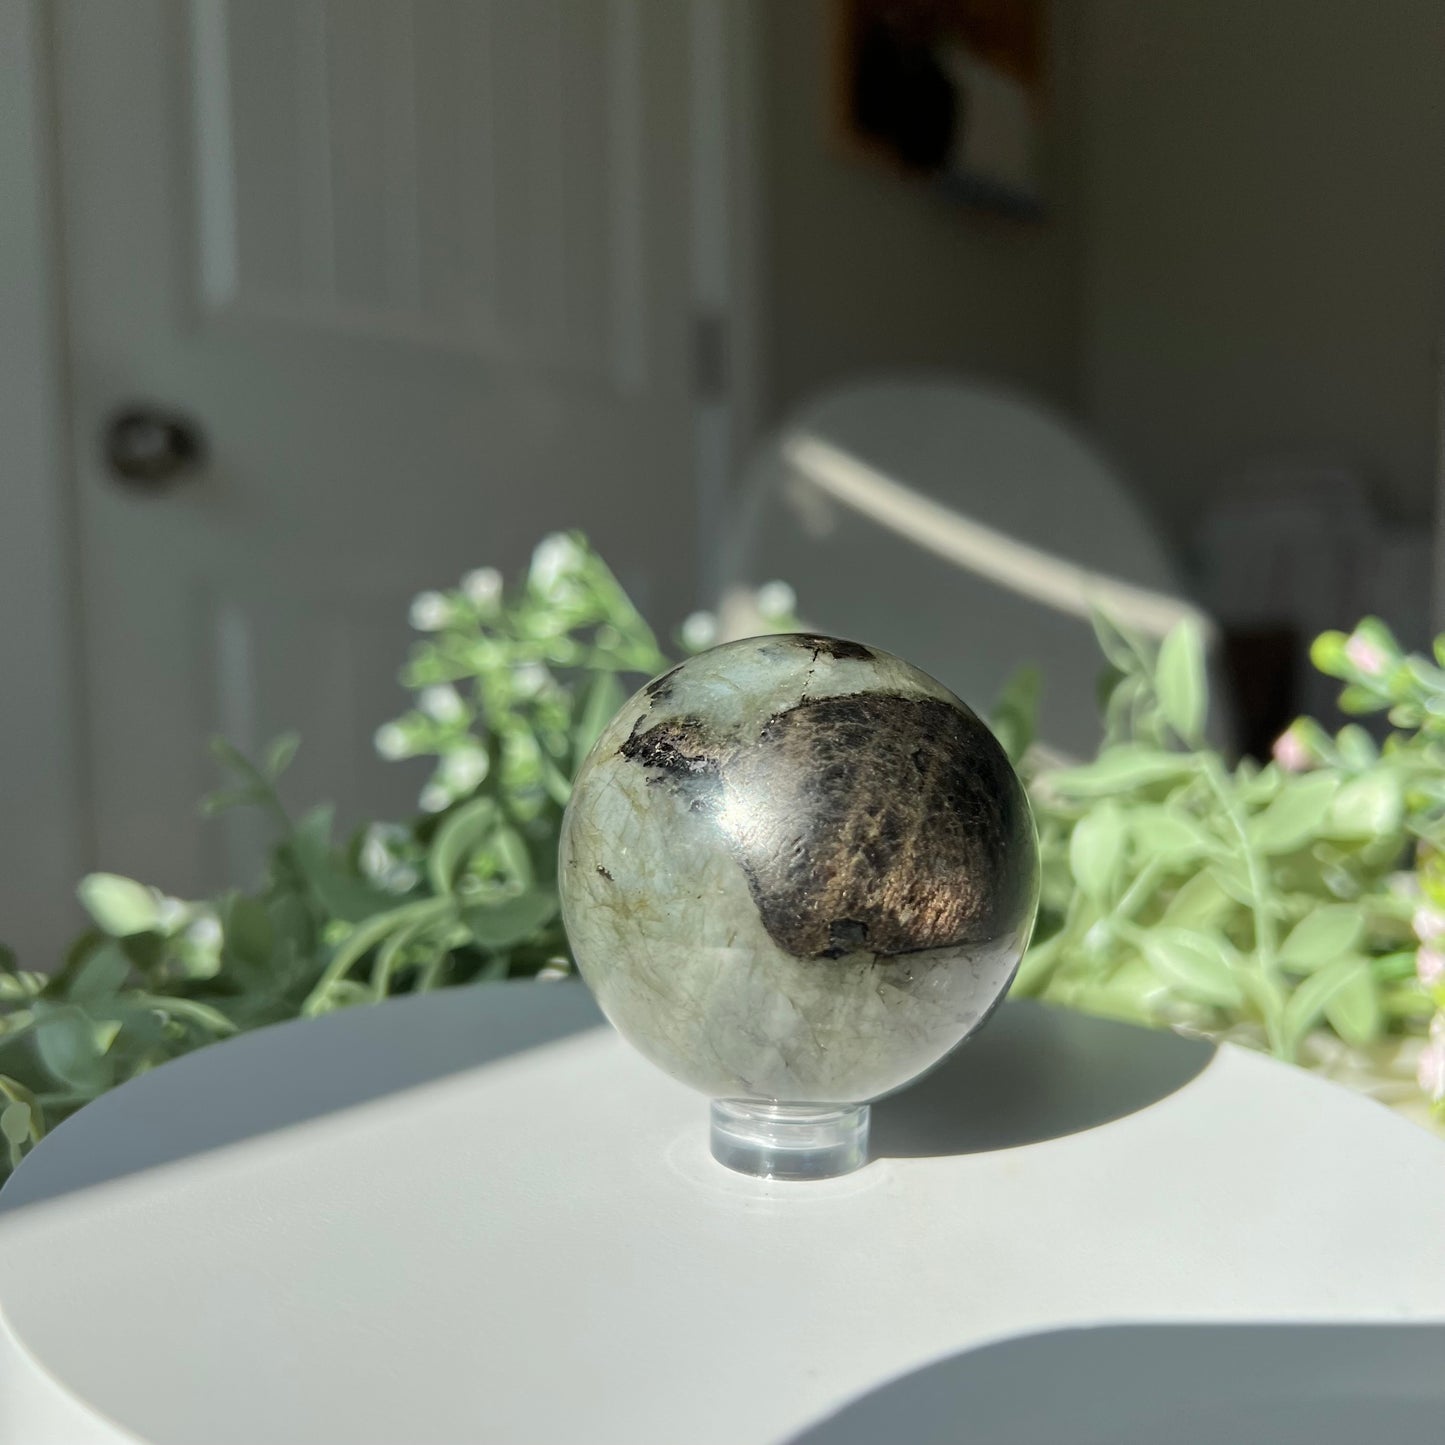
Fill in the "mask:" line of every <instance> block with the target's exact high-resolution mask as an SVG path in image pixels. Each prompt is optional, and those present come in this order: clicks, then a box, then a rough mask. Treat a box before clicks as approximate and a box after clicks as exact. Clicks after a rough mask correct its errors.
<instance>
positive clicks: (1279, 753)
mask: <svg viewBox="0 0 1445 1445" xmlns="http://www.w3.org/2000/svg"><path fill="white" fill-rule="evenodd" d="M1271 752H1272V753H1273V755H1274V760H1275V762H1277V763H1278V764H1279V765H1280V767H1282V768H1283V769H1284V770H1285V772H1287V773H1303V772H1305V771H1306V770H1307V769H1308V768H1309V767H1310V765H1311V764H1312V763H1313V762H1314V758H1313V756H1312V755H1311V754H1310V750H1309V749H1308V748H1307V747H1306V746H1305V745H1304V741H1303V740H1302V739H1301V737H1300V735H1299V734H1298V733H1297V732H1295V730H1294V729H1293V728H1289V729H1287V730H1286V731H1285V732H1282V733H1281V734H1280V735H1279V736H1278V737H1277V738H1276V739H1275V740H1274V747H1273V748H1272V749H1271Z"/></svg>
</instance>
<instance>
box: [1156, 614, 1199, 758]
mask: <svg viewBox="0 0 1445 1445" xmlns="http://www.w3.org/2000/svg"><path fill="white" fill-rule="evenodd" d="M1154 688H1155V691H1156V692H1157V693H1158V696H1159V706H1160V707H1161V708H1162V709H1163V712H1164V721H1165V722H1167V723H1168V724H1169V726H1170V727H1171V728H1173V729H1174V731H1175V732H1176V733H1178V735H1179V736H1180V737H1181V738H1183V739H1184V741H1185V742H1189V743H1193V742H1197V741H1198V740H1199V737H1200V735H1201V733H1202V732H1203V730H1204V715H1205V710H1206V708H1207V707H1208V703H1209V693H1208V688H1207V684H1206V682H1205V674H1204V634H1203V632H1202V631H1201V630H1200V627H1199V624H1198V623H1197V622H1195V621H1194V620H1193V619H1192V618H1185V619H1183V620H1182V621H1180V622H1177V623H1175V625H1174V627H1173V628H1172V629H1171V630H1170V633H1169V635H1168V636H1167V637H1166V638H1165V639H1164V641H1163V644H1162V645H1161V646H1160V648H1159V661H1158V662H1157V664H1156V665H1155V670H1154Z"/></svg>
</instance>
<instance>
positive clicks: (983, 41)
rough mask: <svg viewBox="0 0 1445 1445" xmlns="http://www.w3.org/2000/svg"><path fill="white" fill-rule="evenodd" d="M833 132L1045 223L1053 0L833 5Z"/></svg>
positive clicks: (860, 149) (899, 166)
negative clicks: (1043, 167)
mask: <svg viewBox="0 0 1445 1445" xmlns="http://www.w3.org/2000/svg"><path fill="white" fill-rule="evenodd" d="M834 14H835V17H836V24H835V41H836V44H835V57H834V69H835V79H834V86H833V91H834V110H835V131H836V133H837V135H838V138H839V139H840V140H841V141H842V143H843V144H844V146H845V147H846V148H847V149H849V150H850V151H852V152H854V153H855V154H857V155H859V156H862V157H869V158H872V159H874V160H875V161H877V160H881V161H883V162H884V163H885V164H887V165H888V166H890V167H891V168H893V169H894V170H896V171H900V172H904V173H906V174H908V175H910V176H913V177H916V178H918V177H921V178H924V179H926V180H927V181H928V182H929V183H930V184H932V185H933V186H935V187H936V188H937V189H939V190H940V191H942V192H944V193H945V194H948V195H951V196H954V197H956V198H958V199H960V200H962V201H965V202H966V203H968V204H970V205H974V206H978V207H982V208H985V209H988V210H992V211H995V212H998V213H1001V214H1006V215H1012V216H1021V217H1026V218H1031V219H1032V218H1037V217H1038V216H1040V215H1042V213H1043V210H1042V201H1041V187H1040V183H1039V171H1040V160H1041V144H1040V133H1041V127H1042V120H1043V113H1044V109H1045V104H1044V102H1045V92H1046V88H1047V66H1046V55H1047V35H1046V27H1045V3H1044V0H834Z"/></svg>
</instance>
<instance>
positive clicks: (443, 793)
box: [418, 783, 452, 813]
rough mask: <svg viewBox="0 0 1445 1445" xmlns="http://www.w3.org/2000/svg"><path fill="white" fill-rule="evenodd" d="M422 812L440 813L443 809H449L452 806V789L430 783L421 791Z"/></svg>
mask: <svg viewBox="0 0 1445 1445" xmlns="http://www.w3.org/2000/svg"><path fill="white" fill-rule="evenodd" d="M418 801H419V802H420V803H421V807H422V811H423V812H425V813H440V812H441V811H442V809H443V808H449V807H451V804H452V794H451V789H450V788H447V787H445V786H443V785H442V784H441V783H428V784H427V785H426V787H424V788H423V789H422V790H421V797H420V798H419V799H418Z"/></svg>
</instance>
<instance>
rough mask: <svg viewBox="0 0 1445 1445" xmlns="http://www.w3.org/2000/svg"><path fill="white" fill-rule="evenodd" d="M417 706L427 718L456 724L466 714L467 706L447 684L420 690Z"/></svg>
mask: <svg viewBox="0 0 1445 1445" xmlns="http://www.w3.org/2000/svg"><path fill="white" fill-rule="evenodd" d="M417 706H418V707H419V708H421V710H422V711H423V712H424V713H425V714H426V715H427V716H428V717H430V718H435V719H436V720H437V721H438V722H441V723H449V722H457V721H458V720H460V719H461V718H463V717H465V716H466V713H467V705H466V703H464V702H463V701H462V695H461V693H459V692H458V691H457V690H456V688H454V687H453V686H452V685H451V683H449V682H443V683H439V684H438V685H437V686H436V687H424V688H422V690H421V695H420V697H418V698H417Z"/></svg>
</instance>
